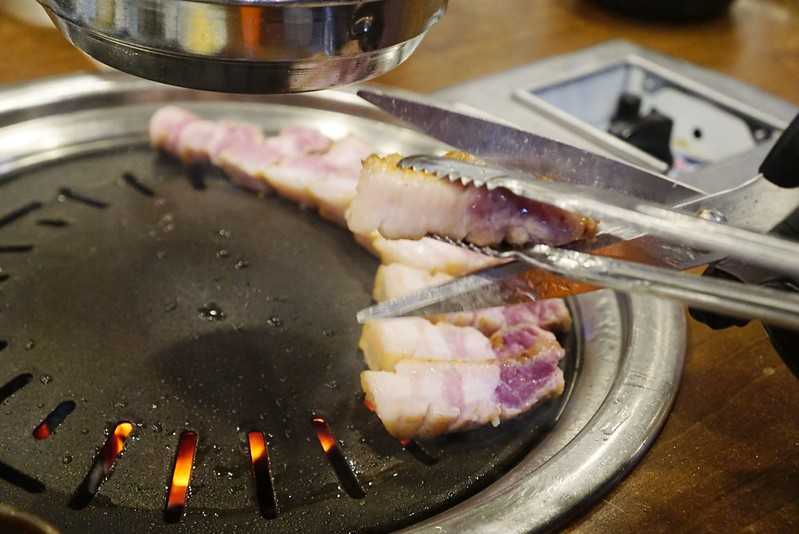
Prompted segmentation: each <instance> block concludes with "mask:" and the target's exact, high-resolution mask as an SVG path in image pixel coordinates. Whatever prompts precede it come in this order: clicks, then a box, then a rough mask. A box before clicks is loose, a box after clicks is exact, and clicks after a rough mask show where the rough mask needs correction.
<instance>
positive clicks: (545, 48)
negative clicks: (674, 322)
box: [0, 0, 799, 533]
mask: <svg viewBox="0 0 799 534" xmlns="http://www.w3.org/2000/svg"><path fill="white" fill-rule="evenodd" d="M613 38H624V39H628V40H630V41H633V42H635V43H638V44H641V45H643V46H647V47H650V48H653V49H655V50H658V51H660V52H664V53H667V54H671V55H674V56H678V57H681V58H684V59H687V60H689V61H691V62H694V63H696V64H698V65H701V66H704V67H709V68H712V69H716V70H718V71H721V72H723V73H727V74H730V75H732V76H734V77H736V78H738V79H740V80H743V81H745V82H748V83H750V84H752V85H755V86H757V87H760V88H762V89H764V90H766V91H769V92H771V93H773V94H775V95H777V96H779V97H782V98H784V99H787V100H789V101H793V102H796V103H799V4H797V3H796V1H795V0H782V1H780V0H759V1H758V0H738V2H737V3H736V5H735V7H734V9H733V10H732V12H731V13H730V14H729V15H728V16H725V17H723V18H721V19H717V20H714V21H711V22H705V23H697V24H688V25H678V24H656V23H642V22H637V21H633V20H629V19H625V18H621V17H618V16H615V15H611V14H608V13H606V12H605V11H603V10H601V9H599V8H596V7H594V6H593V5H592V4H590V3H589V2H585V1H578V0H502V1H488V0H452V1H451V5H450V12H449V14H448V15H447V16H446V17H445V18H444V20H443V21H442V22H441V23H440V24H439V25H438V26H437V27H436V28H435V29H434V30H433V31H432V32H431V34H430V36H429V37H428V38H427V40H426V41H425V42H424V43H423V44H422V46H421V47H420V49H419V51H418V52H417V53H416V54H415V55H414V56H413V57H412V58H411V60H410V61H408V62H407V63H406V64H405V65H403V66H401V67H400V68H398V69H397V70H395V71H394V72H392V73H390V74H388V75H386V76H384V77H383V78H382V79H381V82H382V83H386V84H390V85H394V86H398V87H403V88H406V89H410V90H414V91H421V92H429V91H434V90H437V89H441V88H444V87H446V86H448V85H452V84H455V83H459V82H463V81H466V80H470V79H472V78H475V77H477V76H482V75H486V74H491V73H494V72H498V71H502V70H504V69H508V68H511V67H514V66H517V65H522V64H525V63H528V62H531V61H535V60H538V59H541V58H545V57H548V56H551V55H553V54H558V53H564V52H570V51H574V50H577V49H579V48H582V47H586V46H590V45H593V44H596V43H600V42H602V41H605V40H608V39H613ZM0 42H2V44H3V48H4V58H3V61H2V62H0V83H5V82H14V81H21V80H29V79H33V78H36V77H39V76H45V75H52V74H60V73H67V72H73V71H77V70H85V69H91V68H92V66H91V63H90V62H88V61H87V60H86V59H85V58H84V57H83V56H81V55H80V54H79V53H78V52H77V51H75V50H74V49H72V48H70V47H69V46H68V45H67V44H66V43H65V42H64V41H63V39H62V38H61V37H60V36H59V35H58V34H57V33H56V32H55V31H52V30H43V29H42V30H39V29H32V28H30V27H27V26H24V25H23V24H21V23H18V22H16V21H14V20H12V19H9V18H4V17H3V16H2V15H0ZM797 350H799V347H797ZM570 530H571V531H572V532H647V533H653V532H700V531H704V532H719V533H728V532H737V531H745V532H775V533H777V532H799V382H797V380H796V379H794V378H793V376H792V375H791V374H790V373H789V372H788V370H787V369H786V368H785V366H784V365H783V364H782V362H781V361H780V360H779V358H778V357H777V356H776V354H775V353H774V351H773V349H772V348H771V346H770V345H769V343H768V341H767V339H766V337H765V335H764V333H763V330H762V328H761V327H760V325H758V324H750V325H749V326H747V327H745V328H740V329H732V330H729V331H724V332H713V331H711V330H709V329H708V328H706V327H704V326H702V325H700V324H698V323H695V322H691V324H690V333H689V350H688V357H687V361H686V369H685V377H684V380H683V383H682V386H681V389H680V394H679V396H678V398H677V402H676V405H675V407H674V411H673V413H672V414H671V416H670V418H669V421H668V423H667V424H666V427H665V429H664V430H663V433H662V435H661V436H660V438H659V439H658V440H657V442H656V443H655V445H654V447H653V448H652V450H651V451H650V452H649V453H648V454H647V455H646V457H645V458H644V460H643V461H642V462H641V464H640V465H639V466H638V467H637V468H636V469H635V470H634V471H633V473H632V474H631V475H629V476H628V477H627V478H626V479H625V480H624V481H623V482H622V483H621V484H619V485H618V487H616V489H614V490H613V491H611V492H610V494H609V495H607V496H606V497H605V498H604V499H603V500H602V502H600V503H599V504H598V505H597V506H595V507H594V508H593V509H592V510H590V511H589V512H588V513H587V514H586V515H585V516H584V517H583V518H582V519H580V520H578V521H576V522H575V523H574V524H573V525H572V526H571V527H570Z"/></svg>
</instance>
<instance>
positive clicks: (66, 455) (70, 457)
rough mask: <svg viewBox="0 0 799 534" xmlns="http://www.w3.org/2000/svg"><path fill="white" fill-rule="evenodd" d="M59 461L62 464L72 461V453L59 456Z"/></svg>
mask: <svg viewBox="0 0 799 534" xmlns="http://www.w3.org/2000/svg"><path fill="white" fill-rule="evenodd" d="M61 463H62V464H64V465H69V464H71V463H72V455H71V454H65V455H64V457H63V458H61Z"/></svg>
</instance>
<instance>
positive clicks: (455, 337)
mask: <svg viewBox="0 0 799 534" xmlns="http://www.w3.org/2000/svg"><path fill="white" fill-rule="evenodd" d="M358 347H359V348H360V349H361V350H362V351H363V355H364V359H365V360H366V365H367V366H368V367H369V369H372V370H375V371H380V370H391V369H393V368H394V365H396V363H397V362H399V361H402V360H409V359H417V360H464V361H469V360H492V359H494V358H496V353H495V351H494V348H493V347H492V345H491V340H489V339H488V338H487V337H486V336H485V335H484V334H482V333H481V332H480V331H479V330H477V329H475V328H470V327H462V326H453V325H450V324H446V323H441V324H437V325H435V324H433V323H431V322H430V321H427V320H426V319H422V318H420V317H402V318H398V319H382V320H378V321H370V322H368V323H367V324H365V325H364V327H363V331H362V332H361V339H360V341H359V342H358Z"/></svg>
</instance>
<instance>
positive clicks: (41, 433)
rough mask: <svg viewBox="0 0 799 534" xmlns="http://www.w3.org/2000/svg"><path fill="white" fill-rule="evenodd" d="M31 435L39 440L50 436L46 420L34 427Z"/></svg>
mask: <svg viewBox="0 0 799 534" xmlns="http://www.w3.org/2000/svg"><path fill="white" fill-rule="evenodd" d="M33 437H34V438H36V439H39V440H41V439H47V438H49V437H50V427H49V426H47V422H42V423H41V424H40V425H39V426H37V427H36V429H35V430H34V431H33Z"/></svg>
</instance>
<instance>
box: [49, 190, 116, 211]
mask: <svg viewBox="0 0 799 534" xmlns="http://www.w3.org/2000/svg"><path fill="white" fill-rule="evenodd" d="M58 196H59V200H61V199H62V198H63V199H65V200H72V201H74V202H79V203H80V204H84V205H86V206H91V207H92V208H97V209H101V210H102V209H105V208H107V207H108V203H107V202H103V201H102V200H97V199H95V198H92V197H89V196H86V195H84V194H82V193H76V192H75V191H73V190H72V189H70V188H68V187H61V188H59V189H58Z"/></svg>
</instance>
